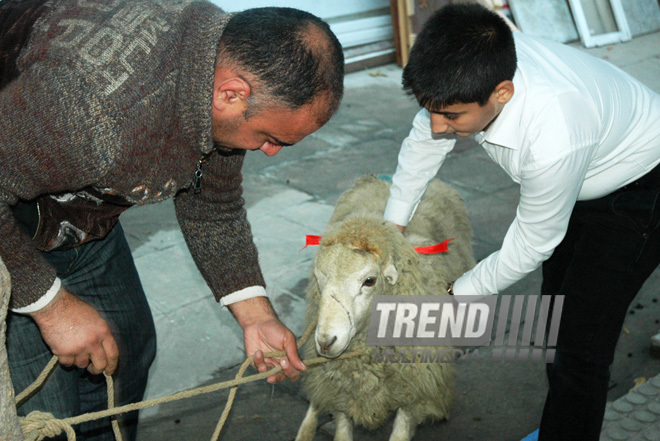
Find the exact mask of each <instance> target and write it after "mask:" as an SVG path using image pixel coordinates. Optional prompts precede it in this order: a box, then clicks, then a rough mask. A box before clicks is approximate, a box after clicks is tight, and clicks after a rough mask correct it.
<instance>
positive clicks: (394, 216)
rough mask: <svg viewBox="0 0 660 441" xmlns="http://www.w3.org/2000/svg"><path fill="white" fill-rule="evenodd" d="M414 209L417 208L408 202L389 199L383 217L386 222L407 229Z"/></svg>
mask: <svg viewBox="0 0 660 441" xmlns="http://www.w3.org/2000/svg"><path fill="white" fill-rule="evenodd" d="M414 208H415V207H413V206H412V204H410V203H408V202H405V201H401V200H399V199H393V198H389V199H388V200H387V206H386V207H385V214H384V215H383V217H384V218H385V220H386V221H389V222H393V223H395V224H397V225H401V226H402V227H405V226H406V225H408V222H410V218H411V217H412V213H413V211H414Z"/></svg>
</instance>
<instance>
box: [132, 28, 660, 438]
mask: <svg viewBox="0 0 660 441" xmlns="http://www.w3.org/2000/svg"><path fill="white" fill-rule="evenodd" d="M575 46H578V45H577V44H575ZM587 51H588V52H590V53H592V54H594V55H596V56H600V57H603V58H606V59H608V60H609V61H610V62H612V63H614V64H616V65H618V66H620V67H621V68H623V69H624V70H626V71H628V72H630V73H631V74H632V75H634V76H636V77H638V78H639V79H640V80H642V81H643V82H645V83H646V84H648V85H649V86H650V87H652V88H653V89H655V90H656V91H660V33H654V34H649V35H645V36H641V37H637V38H635V39H633V40H632V41H630V42H628V43H625V44H619V45H613V46H609V47H604V48H597V49H592V50H587ZM400 75H401V70H400V69H399V68H398V67H396V66H393V65H387V66H383V67H380V68H376V69H372V70H369V71H365V72H359V73H353V74H349V75H347V77H346V92H345V99H344V101H343V103H342V106H341V108H340V110H339V112H338V114H337V115H336V116H335V117H334V118H333V119H332V120H331V121H330V123H328V124H327V125H326V126H325V127H323V128H322V129H321V130H319V131H318V132H317V133H314V134H312V135H311V136H309V137H308V138H307V139H305V140H304V141H303V142H301V143H300V144H299V145H297V146H295V147H292V148H287V149H284V150H283V151H282V152H281V153H280V154H279V155H277V156H276V157H272V158H268V157H266V156H265V155H263V154H261V152H256V153H249V154H248V157H247V159H246V165H245V169H244V177H245V185H244V187H245V199H246V206H247V209H248V218H249V220H250V222H251V223H252V226H253V231H254V236H255V242H256V244H257V246H258V247H259V252H260V260H261V263H262V266H263V270H264V274H265V277H266V281H267V283H268V292H269V295H270V296H271V300H272V302H273V304H274V305H275V308H276V309H277V311H278V313H279V314H280V317H281V319H282V320H283V321H284V323H285V324H287V325H288V326H289V327H290V328H291V329H292V330H293V331H294V332H296V333H297V335H300V334H301V333H302V332H303V329H302V327H303V316H304V308H305V302H304V291H305V286H306V283H307V279H308V274H309V270H310V267H311V261H312V258H313V255H314V249H312V248H308V249H305V250H303V251H299V250H300V248H301V247H302V245H303V243H304V236H305V235H306V234H322V233H323V231H324V228H325V223H326V222H327V220H328V219H329V217H330V215H331V213H332V209H333V204H334V203H335V202H336V200H337V198H338V197H339V195H340V194H341V193H342V192H343V191H344V190H346V189H347V188H348V187H349V186H350V185H351V183H352V182H353V180H354V179H355V178H357V177H359V176H361V175H363V174H365V173H375V174H379V175H384V176H388V175H391V174H392V173H393V172H394V169H395V167H396V157H397V154H398V149H399V147H400V144H401V141H402V140H403V138H404V137H405V136H406V135H407V133H408V132H409V130H410V124H411V121H412V118H413V116H414V115H415V113H416V112H417V110H418V106H417V103H416V102H415V101H414V100H412V99H410V98H408V97H406V96H405V95H404V94H403V92H402V91H401V88H400ZM439 177H440V178H441V179H443V180H444V181H445V182H447V183H448V184H450V185H451V186H453V187H454V188H456V189H457V190H458V191H459V193H460V194H461V195H462V196H463V198H464V200H465V202H466V205H467V208H468V213H469V215H470V219H471V222H472V226H473V230H474V240H473V246H474V250H475V257H476V258H477V259H482V258H484V257H486V256H487V255H488V254H490V253H491V252H493V251H495V250H497V249H498V248H499V244H500V243H501V240H502V238H503V236H504V233H505V232H506V229H507V227H508V225H509V222H510V221H511V220H512V219H513V216H514V212H515V208H516V205H517V200H518V189H517V186H516V185H515V184H514V183H513V182H511V181H510V179H509V178H508V177H507V176H506V175H505V174H504V172H503V171H501V170H500V169H499V167H498V166H497V165H495V164H494V163H493V162H492V161H491V160H490V159H489V158H488V156H487V155H486V154H485V152H484V151H483V150H482V149H481V148H480V147H479V146H478V145H477V144H476V142H475V141H474V140H473V139H472V138H468V139H464V138H459V140H458V143H457V147H456V149H455V150H454V151H453V152H452V153H451V154H450V155H449V157H448V159H447V163H446V165H445V167H443V169H442V170H441V172H440V174H439ZM122 222H123V225H124V229H125V230H126V232H127V235H128V239H129V243H130V244H131V247H132V249H133V251H134V255H135V260H136V264H137V267H138V271H139V272H140V274H141V277H142V280H143V283H144V287H145V290H146V292H147V295H148V297H149V301H150V304H151V306H152V308H153V312H154V317H155V320H156V326H157V331H158V338H159V350H158V356H157V358H156V362H155V365H154V366H153V368H152V371H151V379H150V382H149V385H148V389H147V398H154V397H158V396H162V395H166V394H169V393H173V392H176V391H180V390H183V389H187V388H191V387H194V386H198V385H201V384H207V383H211V382H216V381H222V380H224V379H228V378H231V377H233V375H234V374H235V372H236V366H237V365H238V364H239V363H240V362H241V361H242V360H243V352H242V346H243V343H242V334H241V330H240V328H239V327H238V325H236V323H235V322H234V320H233V318H232V317H231V314H230V313H229V312H227V311H222V310H221V308H220V307H219V305H218V304H217V303H215V301H214V300H213V299H212V296H211V294H210V291H209V290H208V288H207V287H206V286H205V284H204V282H203V280H202V279H201V276H199V274H198V272H197V270H196V268H195V265H194V263H193V262H192V260H191V258H190V255H189V253H188V251H187V250H186V247H185V243H184V241H183V238H182V236H181V233H180V232H179V230H178V226H177V223H176V218H175V216H174V210H173V206H172V203H171V202H167V203H163V204H159V205H154V206H146V207H140V208H134V209H131V210H129V211H128V212H126V213H125V214H123V215H122ZM539 286H540V274H539V273H538V272H535V273H533V274H532V275H531V276H529V277H527V278H526V279H525V280H523V281H521V282H520V283H518V284H516V285H514V286H513V287H511V288H510V289H509V290H507V292H506V294H512V295H516V294H530V295H537V294H538V292H539ZM659 289H660V272H659V271H656V272H655V273H654V275H653V276H652V277H651V279H650V280H649V281H648V282H647V284H646V285H645V287H644V288H643V290H642V292H641V293H640V294H639V296H638V298H637V299H636V300H635V301H634V302H633V305H632V307H631V310H630V315H629V316H628V319H627V321H626V324H625V326H626V331H627V332H624V333H622V336H621V339H620V342H619V347H618V349H617V355H616V361H615V363H614V366H613V368H612V382H611V390H610V395H609V398H610V400H612V401H613V402H614V401H615V400H617V399H622V398H625V397H626V396H627V394H628V392H629V390H630V389H631V388H632V387H633V386H634V380H635V379H636V378H639V377H646V378H649V379H651V378H653V377H655V376H656V375H657V374H658V373H659V372H660V361H658V360H656V359H654V358H652V357H651V356H650V355H649V351H648V342H649V338H650V337H651V336H652V335H653V334H655V333H656V332H657V331H658V329H660V308H658V306H657V304H656V303H657V301H658V298H660V295H659ZM655 381H656V382H660V380H655ZM649 384H652V385H655V384H656V383H655V382H653V383H651V382H649ZM545 393H546V380H545V372H544V365H542V364H534V363H527V364H523V363H515V364H513V363H511V364H506V363H499V364H498V363H468V364H463V365H461V366H460V369H459V372H458V375H457V385H456V404H455V410H454V416H453V418H452V419H451V421H449V422H443V423H438V424H432V425H424V426H422V427H420V428H419V429H418V431H417V435H416V437H415V440H420V441H421V440H437V439H453V440H490V441H499V440H515V441H518V440H520V439H522V438H523V437H525V436H526V435H527V434H528V433H530V432H532V431H533V430H535V429H536V428H537V427H538V423H539V419H540V415H541V410H542V407H543V401H544V399H545ZM226 396H227V394H226V392H217V393H214V394H210V395H209V396H203V397H199V398H195V399H189V400H186V401H181V402H178V403H173V404H168V405H161V406H159V407H156V408H151V409H148V410H145V411H143V413H142V422H143V425H142V428H141V430H140V434H139V437H138V438H139V440H140V441H152V440H153V441H156V440H157V441H168V440H205V439H210V436H211V434H212V432H213V427H214V426H215V423H216V421H217V418H218V417H219V416H220V413H221V411H222V408H223V406H224V403H225V400H226ZM658 396H660V395H658ZM653 399H655V398H653ZM649 402H650V401H649ZM306 408H307V402H306V401H305V399H304V396H303V395H302V394H301V392H300V390H299V383H285V384H279V385H275V386H271V385H268V384H266V383H265V382H260V383H252V384H250V385H247V386H245V387H242V388H241V389H239V393H238V398H237V403H236V404H235V407H234V409H233V411H232V415H231V418H230V420H229V422H228V425H227V426H226V429H225V430H224V432H223V437H222V438H221V439H224V440H239V441H240V440H257V439H258V440H266V441H268V440H290V439H293V438H294V436H295V433H296V431H297V428H298V425H299V424H300V422H301V421H302V419H303V416H304V413H305V410H306ZM654 408H655V407H654ZM651 414H652V415H656V414H653V413H652V412H651ZM657 421H660V416H659V417H658V419H657ZM321 423H322V424H321V427H320V430H319V432H318V434H317V437H316V438H315V439H317V440H330V439H332V436H331V434H332V430H333V425H332V423H331V422H330V419H329V417H326V418H325V419H324V420H322V421H321ZM652 423H653V424H656V420H653V422H652ZM389 430H390V427H384V428H382V429H381V430H378V431H375V432H365V431H358V432H356V439H358V440H367V441H370V440H383V439H387V438H388V437H389ZM657 432H658V430H655V431H654V432H653V433H657ZM640 433H641V432H640ZM608 436H609V435H608ZM604 439H626V438H604ZM635 439H637V438H635ZM639 439H644V438H639ZM648 439H651V438H648ZM654 439H655V438H654Z"/></svg>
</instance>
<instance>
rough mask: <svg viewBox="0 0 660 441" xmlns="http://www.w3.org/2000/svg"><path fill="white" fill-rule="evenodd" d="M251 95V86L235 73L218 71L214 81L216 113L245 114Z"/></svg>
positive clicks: (225, 70)
mask: <svg viewBox="0 0 660 441" xmlns="http://www.w3.org/2000/svg"><path fill="white" fill-rule="evenodd" d="M251 93H252V90H251V87H250V84H249V83H248V82H247V81H245V80H244V79H243V78H241V77H240V76H238V75H236V74H234V72H233V71H231V70H228V69H216V71H215V78H214V81H213V110H214V111H217V112H223V113H225V112H227V111H229V112H230V113H234V112H237V113H243V112H244V111H245V109H246V108H247V98H248V97H249V96H250V94H251Z"/></svg>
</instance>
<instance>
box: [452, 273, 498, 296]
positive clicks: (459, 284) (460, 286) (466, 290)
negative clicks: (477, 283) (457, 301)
mask: <svg viewBox="0 0 660 441" xmlns="http://www.w3.org/2000/svg"><path fill="white" fill-rule="evenodd" d="M453 290H454V295H455V296H488V295H491V294H482V293H480V292H477V290H476V289H475V288H474V285H472V282H470V279H469V278H468V277H467V276H461V277H459V278H458V279H457V280H456V281H455V282H454V289H453Z"/></svg>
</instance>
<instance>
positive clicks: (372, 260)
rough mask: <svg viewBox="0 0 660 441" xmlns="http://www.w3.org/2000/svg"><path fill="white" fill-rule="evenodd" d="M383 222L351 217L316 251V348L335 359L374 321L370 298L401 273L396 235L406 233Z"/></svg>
mask: <svg viewBox="0 0 660 441" xmlns="http://www.w3.org/2000/svg"><path fill="white" fill-rule="evenodd" d="M393 228H394V226H393V225H388V224H385V223H384V222H383V221H379V222H376V221H373V220H369V221H365V220H356V221H355V222H352V221H349V222H347V223H345V224H344V225H342V227H341V229H340V230H339V231H338V232H336V233H335V234H331V235H326V237H324V239H323V241H322V242H321V248H320V249H319V252H318V253H317V255H316V259H315V266H314V275H315V277H316V280H317V282H318V287H319V291H320V294H321V295H320V299H319V317H318V323H317V326H316V335H315V337H316V350H317V352H318V353H319V354H321V355H323V356H325V357H330V358H334V357H337V356H339V355H340V354H341V353H342V352H344V351H345V350H346V348H347V347H348V346H349V344H350V343H351V339H352V338H353V337H354V336H355V335H356V333H358V332H360V331H361V330H363V329H364V328H365V327H366V326H367V324H368V320H369V312H370V309H371V300H372V298H373V296H374V295H375V294H384V293H385V292H386V291H388V289H387V287H388V286H389V285H394V284H395V283H396V282H397V280H398V278H399V273H398V271H397V269H396V266H395V262H394V259H393V257H392V243H391V239H389V238H391V237H396V236H397V235H398V236H401V235H400V234H399V233H398V232H397V231H395V230H392V229H393Z"/></svg>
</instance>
